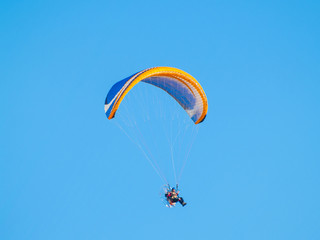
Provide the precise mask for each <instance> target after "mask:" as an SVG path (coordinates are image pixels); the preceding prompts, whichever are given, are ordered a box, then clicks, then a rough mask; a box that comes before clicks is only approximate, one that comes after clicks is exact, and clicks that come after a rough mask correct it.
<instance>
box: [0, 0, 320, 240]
mask: <svg viewBox="0 0 320 240" xmlns="http://www.w3.org/2000/svg"><path fill="white" fill-rule="evenodd" d="M319 12H320V6H319V3H317V1H240V2H239V1H200V2H199V1H198V2H195V1H161V2H156V1H149V2H147V1H88V2H85V1H3V2H1V4H0V31H1V37H0V52H1V54H0V91H1V94H0V107H1V109H2V113H1V117H0V132H1V134H0V136H1V138H0V196H1V197H0V238H1V239H5V240H11V239H15V240H16V239H26V240H27V239H32V240H35V239H48V240H49V239H108V240H109V239H163V238H165V237H167V236H168V235H169V236H170V237H175V238H177V239H185V240H187V239H219V240H221V239H223V240H224V239H246V240H248V239H255V240H256V239H281V240H283V239H290V240H292V239H319V238H320V230H319V229H320V207H319V202H320V194H319V185H320V176H319V170H320V163H319V159H320V148H319V140H320V139H319V135H320V128H319V122H320V117H319V114H320V109H319V102H320V98H319V92H320V78H319V76H320V66H319V63H320V46H319V42H320V28H319V25H320V18H319ZM152 66H173V67H177V68H181V69H183V70H185V71H187V72H189V73H190V74H192V75H193V76H195V77H196V78H197V80H198V81H199V82H200V83H201V85H202V86H203V88H204V90H205V92H206V94H207V97H208V102H209V110H208V117H207V118H206V120H205V122H203V123H202V124H201V126H199V134H198V136H197V142H196V143H195V145H194V147H193V149H192V152H191V154H190V162H189V163H188V165H187V167H186V169H185V171H184V175H183V183H181V184H182V185H183V196H184V198H185V199H186V201H187V202H188V205H187V207H185V208H182V207H180V206H177V207H176V208H174V209H167V208H165V207H164V206H163V205H162V204H161V202H160V199H159V188H160V186H161V181H159V178H158V177H157V175H156V174H155V173H154V172H153V170H152V168H151V167H150V165H149V164H148V162H147V161H146V160H145V159H144V158H143V155H142V154H141V152H140V151H139V150H138V149H137V147H136V146H135V145H134V144H132V143H131V142H130V141H129V140H128V139H127V138H126V137H125V136H124V135H123V134H122V133H121V132H120V131H119V129H118V128H116V127H115V126H114V125H113V124H112V123H111V122H110V121H108V120H107V119H106V117H105V115H104V110H103V107H104V99H105V96H106V94H107V92H108V90H109V88H110V87H111V86H112V84H113V83H115V82H116V81H119V80H121V79H122V78H124V77H127V76H129V75H130V74H132V73H135V72H136V71H139V70H141V69H144V68H148V67H152Z"/></svg>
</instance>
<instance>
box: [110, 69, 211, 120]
mask: <svg viewBox="0 0 320 240" xmlns="http://www.w3.org/2000/svg"><path fill="white" fill-rule="evenodd" d="M139 82H145V83H148V84H151V85H153V86H156V87H158V88H161V89H162V90H164V91H166V92H167V93H168V94H170V95H171V96H172V97H173V98H174V99H175V100H176V101H177V102H178V103H179V104H180V105H181V106H182V107H183V109H184V110H185V111H186V112H187V113H188V115H189V116H190V118H191V119H192V120H193V121H194V123H195V124H198V123H200V122H202V121H203V120H204V119H205V117H206V114H207V109H208V104H207V98H206V95H205V93H204V91H203V89H202V87H201V86H200V84H199V83H198V82H197V80H196V79H195V78H194V77H192V76H191V75H190V74H188V73H186V72H184V71H182V70H180V69H177V68H173V67H154V68H148V69H145V70H143V71H140V72H138V73H135V74H133V75H131V76H130V77H128V78H125V79H123V80H121V81H119V82H117V83H116V84H114V85H113V87H112V88H111V89H110V91H109V93H108V95H107V98H106V101H105V113H106V115H107V117H108V119H112V118H113V117H114V116H115V113H116V111H117V110H118V108H119V106H120V104H121V102H122V100H123V98H124V97H125V96H126V94H127V93H128V92H129V91H130V90H131V89H132V88H133V87H134V86H135V85H136V84H138V83H139Z"/></svg>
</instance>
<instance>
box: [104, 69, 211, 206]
mask: <svg viewBox="0 0 320 240" xmlns="http://www.w3.org/2000/svg"><path fill="white" fill-rule="evenodd" d="M140 83H147V85H149V86H150V85H151V86H152V87H148V88H147V91H146V94H144V93H143V94H140V95H143V97H145V95H148V96H149V95H150V96H151V97H152V96H153V95H158V92H157V93H151V92H150V91H149V90H151V89H153V87H156V89H161V90H163V91H164V92H166V93H167V94H168V95H169V96H171V100H168V101H170V102H168V103H165V102H164V101H163V100H162V99H163V98H166V96H163V98H158V97H157V99H156V100H151V101H150V100H145V99H144V98H143V99H142V101H141V102H142V103H140V105H139V103H138V101H137V100H136V99H135V100H129V101H127V102H126V104H127V105H126V104H124V105H125V107H124V108H123V114H122V120H123V124H120V123H119V122H120V121H119V122H117V123H116V124H117V125H118V127H119V128H120V129H121V130H122V131H123V132H124V133H125V135H127V137H128V138H129V139H130V140H132V141H133V142H134V143H135V144H136V145H137V146H138V147H139V149H140V150H141V151H142V152H143V154H144V155H145V157H146V159H147V160H148V161H149V163H150V164H151V166H152V167H153V169H154V170H155V172H156V173H157V174H158V175H159V177H160V178H161V180H162V181H163V182H164V183H165V184H167V185H168V181H167V178H166V176H167V173H164V172H163V171H162V168H161V167H160V165H161V164H160V163H158V162H157V161H156V158H157V155H160V154H164V152H165V151H164V149H161V151H160V154H153V151H152V150H151V148H152V147H157V145H159V143H163V142H165V140H156V139H157V137H158V135H164V137H163V139H167V142H168V143H169V148H168V151H169V153H168V157H165V158H169V159H170V160H171V165H172V171H173V173H174V179H175V182H176V184H178V182H179V180H180V177H181V174H182V171H183V169H184V166H185V164H186V161H187V159H188V156H189V153H190V149H191V147H192V144H193V142H194V140H195V135H196V134H197V129H198V128H197V125H198V124H199V123H201V122H203V121H204V119H205V118H206V115H207V110H208V104H207V97H206V95H205V92H204V90H203V89H202V87H201V85H200V84H199V83H198V81H197V80H196V79H195V78H194V77H193V76H191V75H190V74H188V73H186V72H184V71H182V70H180V69H177V68H173V67H153V68H148V69H145V70H142V71H139V72H137V73H135V74H133V75H131V76H129V77H127V78H125V79H123V80H121V81H119V82H117V83H115V84H114V85H113V86H112V87H111V89H110V91H109V92H108V94H107V97H106V100H105V107H104V110H105V114H106V116H107V118H108V119H113V118H114V117H115V116H116V114H117V113H118V110H121V108H120V105H121V104H123V102H125V98H127V97H126V96H127V95H130V94H131V93H132V92H133V93H134V92H135V91H137V90H134V89H137V87H135V88H134V86H136V85H137V86H140ZM142 85H143V84H142ZM133 93H132V95H134V94H133ZM138 95H139V94H138ZM138 97H139V96H138ZM174 100H175V101H174ZM174 102H176V103H178V104H179V105H180V106H181V107H182V109H183V110H184V112H185V113H187V114H185V113H180V112H179V111H178V109H177V107H176V104H175V103H174ZM151 103H154V105H152V106H151V109H152V111H154V112H155V115H157V116H158V117H159V118H160V121H157V120H156V119H155V118H151V117H150V116H151V115H150V114H149V113H147V111H145V108H147V107H148V105H151ZM161 103H162V104H164V106H162V107H161V106H160V104H161ZM158 104H159V105H158ZM138 106H140V107H138ZM134 108H135V109H134ZM169 108H172V109H173V110H172V113H171V114H172V116H171V117H167V115H168V109H169ZM120 112H121V111H120ZM179 114H181V116H179ZM120 115H121V114H120ZM185 116H188V117H189V119H191V120H192V123H193V124H192V125H193V126H192V125H191V124H190V122H191V121H190V120H187V119H186V118H185ZM117 118H118V117H116V119H117ZM139 120H140V121H141V123H140V124H139ZM178 121H180V122H178ZM176 122H177V123H176ZM160 127H163V130H161V132H160V133H159V134H157V133H154V132H155V131H156V130H158V129H160ZM144 128H145V129H144ZM169 128H170V129H169ZM168 129H169V133H166V131H168ZM143 130H145V132H143ZM174 131H175V133H173V132H174ZM150 132H152V133H153V135H152V137H151V140H150V141H154V144H150V145H151V146H150V145H149V142H150V141H148V140H146V138H147V137H148V135H150ZM187 134H189V135H187ZM189 136H190V137H189ZM188 141H189V142H188ZM183 148H185V150H180V149H183ZM178 150H179V151H180V152H181V156H182V155H183V157H178V159H180V158H181V159H183V161H182V163H181V164H180V165H181V167H180V175H179V176H178V175H177V171H176V170H177V166H176V165H177V163H176V161H175V159H176V158H175V155H178ZM159 158H160V159H163V158H161V157H159ZM163 194H164V198H165V199H166V201H167V203H168V204H167V205H168V206H170V207H173V206H175V204H176V203H177V202H180V203H181V205H182V206H185V205H186V203H185V202H184V201H183V198H181V197H179V191H178V190H177V189H175V188H170V187H169V188H167V189H166V191H165V193H163Z"/></svg>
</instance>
